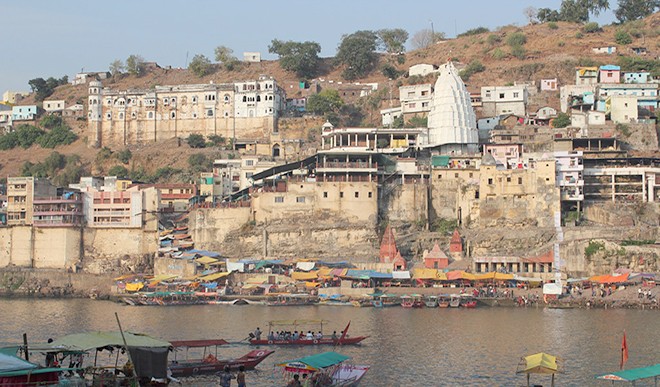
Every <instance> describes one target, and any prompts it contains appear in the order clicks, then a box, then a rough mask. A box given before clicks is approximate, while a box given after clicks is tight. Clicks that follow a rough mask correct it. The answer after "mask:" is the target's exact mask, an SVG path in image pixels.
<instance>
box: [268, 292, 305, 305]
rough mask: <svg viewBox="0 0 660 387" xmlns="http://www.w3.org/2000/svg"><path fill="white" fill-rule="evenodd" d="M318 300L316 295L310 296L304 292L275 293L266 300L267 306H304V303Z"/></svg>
mask: <svg viewBox="0 0 660 387" xmlns="http://www.w3.org/2000/svg"><path fill="white" fill-rule="evenodd" d="M317 302H318V297H316V296H311V295H309V294H306V293H301V294H289V293H286V294H285V293H282V294H277V295H276V296H275V297H274V298H271V299H270V300H268V301H266V305H268V306H305V305H314V304H316V303H317Z"/></svg>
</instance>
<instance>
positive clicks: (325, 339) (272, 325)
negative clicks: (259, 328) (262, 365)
mask: <svg viewBox="0 0 660 387" xmlns="http://www.w3.org/2000/svg"><path fill="white" fill-rule="evenodd" d="M327 323H328V321H326V320H273V321H269V322H268V334H267V336H266V338H262V337H259V338H257V337H256V336H255V335H254V333H250V334H249V336H250V344H251V345H354V344H359V343H360V342H361V341H362V340H364V339H366V338H367V337H369V336H355V337H350V336H348V333H347V332H348V327H349V326H350V325H351V323H350V321H349V323H348V324H347V325H346V328H344V330H343V331H341V333H340V335H337V333H336V332H335V333H333V334H332V335H323V334H322V333H321V332H323V324H327ZM279 327H281V328H279ZM310 327H314V329H313V330H312V329H309V328H310ZM276 330H278V331H286V332H287V333H288V334H286V335H284V336H282V335H278V334H277V332H275V331H276ZM305 330H307V331H308V332H311V333H312V338H311V339H310V338H307V336H306V334H305V333H304V332H305ZM297 332H300V336H299V337H296V336H295V335H293V333H297ZM315 332H318V333H316V334H314V333H315ZM319 333H320V336H319Z"/></svg>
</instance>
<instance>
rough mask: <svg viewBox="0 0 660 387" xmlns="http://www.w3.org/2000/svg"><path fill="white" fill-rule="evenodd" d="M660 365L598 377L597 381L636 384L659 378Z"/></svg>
mask: <svg viewBox="0 0 660 387" xmlns="http://www.w3.org/2000/svg"><path fill="white" fill-rule="evenodd" d="M659 377H660V363H658V364H656V365H652V366H648V367H641V368H633V369H629V370H625V371H618V372H612V373H609V374H603V375H599V376H596V379H604V380H612V381H617V382H635V381H637V380H640V379H648V378H659Z"/></svg>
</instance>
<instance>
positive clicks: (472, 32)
mask: <svg viewBox="0 0 660 387" xmlns="http://www.w3.org/2000/svg"><path fill="white" fill-rule="evenodd" d="M488 31H490V30H489V29H488V28H486V27H477V28H473V29H471V30H467V31H465V32H463V33H461V34H458V35H457V36H456V37H457V38H460V37H462V36H471V35H479V34H483V33H484V32H488Z"/></svg>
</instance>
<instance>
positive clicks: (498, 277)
mask: <svg viewBox="0 0 660 387" xmlns="http://www.w3.org/2000/svg"><path fill="white" fill-rule="evenodd" d="M474 279H475V280H476V281H483V280H493V281H510V280H513V279H514V276H513V274H505V273H499V272H496V271H491V272H490V273H479V274H475V275H474Z"/></svg>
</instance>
